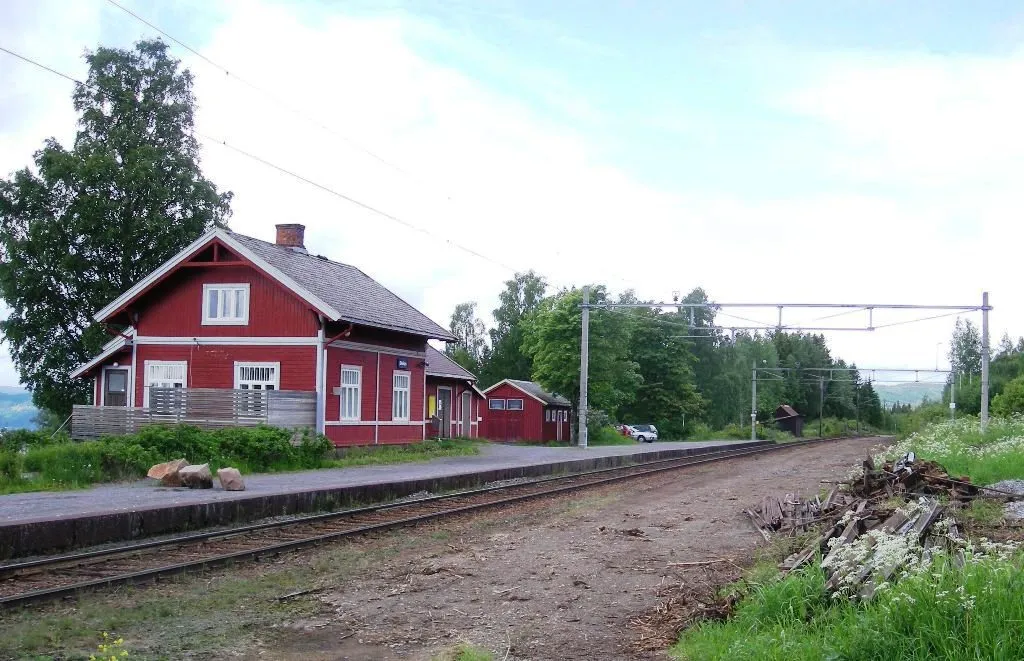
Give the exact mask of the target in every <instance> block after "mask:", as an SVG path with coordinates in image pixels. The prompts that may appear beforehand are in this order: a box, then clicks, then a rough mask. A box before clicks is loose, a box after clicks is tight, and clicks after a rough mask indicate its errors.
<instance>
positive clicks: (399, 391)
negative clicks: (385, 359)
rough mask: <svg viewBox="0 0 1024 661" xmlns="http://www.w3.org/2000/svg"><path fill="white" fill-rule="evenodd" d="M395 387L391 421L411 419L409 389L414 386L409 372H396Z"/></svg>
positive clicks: (393, 379)
mask: <svg viewBox="0 0 1024 661" xmlns="http://www.w3.org/2000/svg"><path fill="white" fill-rule="evenodd" d="M392 384H393V385H394V389H393V393H394V396H393V397H392V399H391V419H392V420H408V419H409V400H410V397H409V387H410V385H411V384H412V375H411V374H410V373H409V372H399V371H397V370H396V371H395V373H394V376H393V377H392Z"/></svg>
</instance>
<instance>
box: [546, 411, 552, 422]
mask: <svg viewBox="0 0 1024 661" xmlns="http://www.w3.org/2000/svg"><path fill="white" fill-rule="evenodd" d="M551 414H552V411H551V409H544V422H553V420H552V419H551V418H552V417H553V416H552V415H551Z"/></svg>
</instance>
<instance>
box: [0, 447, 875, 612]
mask: <svg viewBox="0 0 1024 661" xmlns="http://www.w3.org/2000/svg"><path fill="white" fill-rule="evenodd" d="M840 438H855V437H840ZM834 440H839V439H836V438H821V439H811V440H807V441H795V442H792V443H784V444H775V445H763V446H757V447H753V448H750V447H745V448H739V449H735V450H729V449H726V450H713V451H710V452H704V453H696V454H693V455H689V456H685V457H677V458H674V459H662V460H656V461H653V462H643V463H639V464H631V465H629V466H616V467H612V468H605V469H598V470H595V471H587V472H583V473H572V474H568V475H561V476H555V477H549V478H542V479H539V480H531V481H529V482H521V483H517V484H512V485H502V486H496V487H486V488H483V489H475V490H471V491H460V492H456V493H452V494H442V495H439V496H431V497H428V498H423V499H417V500H412V501H405V502H400V503H388V504H385V505H380V506H371V507H364V508H357V509H351V510H344V511H340V512H330V513H326V514H319V515H313V516H308V517H300V518H297V519H289V520H287V521H275V522H271V523H264V524H256V525H251V526H242V527H239V528H232V529H229V530H220V531H215V532H210V533H200V534H196V535H188V536H184V537H176V538H172V539H165V540H157V541H152V542H143V543H140V544H133V545H130V546H126V547H124V546H123V547H115V548H111V549H102V550H99V551H92V552H86V553H80V554H72V555H63V556H55V557H49V558H42V559H39V560H33V561H28V562H24V563H16V564H8V565H5V566H2V567H0V572H4V573H7V574H10V575H11V576H9V577H8V580H9V579H11V578H16V576H17V573H19V572H21V571H24V570H26V569H38V568H42V567H46V566H48V565H50V566H54V567H62V566H65V565H68V564H72V563H75V562H79V561H82V560H90V559H96V558H102V557H104V556H108V557H115V556H117V557H119V556H129V555H131V554H132V553H134V552H136V551H139V550H152V549H157V548H161V547H166V548H171V547H179V546H187V545H188V544H190V543H197V542H206V541H216V540H225V539H229V538H232V537H239V536H242V535H244V534H246V533H250V532H254V531H259V530H264V529H271V528H276V529H284V528H288V527H292V526H297V525H301V524H305V523H310V522H317V521H324V520H330V519H343V518H346V517H354V516H355V515H357V514H365V513H376V512H381V511H384V510H389V509H395V508H398V507H415V506H422V505H423V504H428V503H436V502H439V501H444V500H454V499H456V498H463V499H465V498H468V497H472V496H479V495H483V494H487V493H493V492H496V491H500V490H516V489H524V488H529V487H536V486H539V485H540V486H542V485H544V484H547V483H556V482H567V481H572V480H576V481H577V482H576V483H574V484H566V485H563V486H556V487H554V488H551V489H544V490H540V491H534V492H529V493H523V494H517V495H511V496H509V497H505V498H498V499H496V500H489V501H486V502H482V503H472V504H468V505H461V506H457V507H451V508H447V509H443V510H439V511H434V512H426V513H424V514H417V515H414V516H408V517H402V518H398V519H394V520H391V521H382V522H377V523H370V524H366V525H357V526H356V527H353V528H347V529H344V530H339V531H333V532H328V533H324V534H318V535H312V536H307V537H303V538H300V539H295V540H288V541H283V542H277V543H271V544H265V545H260V546H257V547H255V548H249V549H243V550H240V551H232V552H229V553H223V554H219V555H215V556H212V557H207V558H200V559H197V560H190V561H186V562H179V563H173V564H168V565H162V566H158V567H153V568H148V569H143V570H140V571H135V572H127V573H123V574H118V575H115V576H109V577H104V578H98V579H93V580H87V581H81V582H78V583H72V584H69V585H62V586H57V587H52V588H43V589H39V590H32V591H29V592H23V593H18V594H13V595H8V596H3V597H0V607H8V608H9V607H12V606H19V605H27V604H31V603H36V602H42V601H48V600H52V599H56V598H59V597H64V596H68V595H73V594H76V593H78V592H82V591H86V590H92V589H96V588H102V587H110V586H113V585H121V584H133V583H140V582H143V581H147V580H156V579H158V578H160V577H162V576H169V575H175V574H180V573H185V572H187V571H189V570H197V569H198V570H205V569H210V568H213V567H217V566H221V565H225V564H229V563H231V562H234V561H239V560H246V559H257V558H259V557H260V556H265V555H276V554H280V553H283V552H287V551H293V550H297V549H300V548H304V547H309V546H316V545H319V544H323V543H325V542H331V541H334V540H337V539H341V538H344V537H351V536H354V535H360V534H365V533H369V532H379V531H385V530H390V529H393V528H398V527H402V526H408V525H415V524H418V523H422V522H425V521H431V520H434V519H440V518H442V517H446V516H453V515H457V514H463V513H468V512H473V511H480V510H484V509H487V508H491V507H498V506H501V505H508V504H513V503H519V502H523V501H526V500H531V499H534V498H543V497H547V496H552V495H557V494H562V493H568V492H571V491H576V490H580V489H585V488H589V487H595V486H600V485H605V484H612V483H615V482H620V481H624V480H628V479H633V478H640V477H644V476H648V475H654V474H658V473H663V472H666V471H671V470H679V469H682V468H686V467H689V466H699V465H703V464H708V463H712V462H716V461H724V460H726V459H734V458H740V457H746V456H751V455H757V454H765V453H768V452H775V451H779V450H785V449H787V448H793V447H803V446H807V445H816V444H819V443H825V442H829V441H834ZM662 464H671V465H662ZM652 466H653V467H652ZM613 472H619V473H621V474H619V475H611V476H606V477H598V476H601V475H606V474H607V473H613ZM587 477H598V479H594V480H590V481H580V479H581V478H587ZM2 578H3V577H2V576H0V579H2Z"/></svg>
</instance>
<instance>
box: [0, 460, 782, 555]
mask: <svg viewBox="0 0 1024 661" xmlns="http://www.w3.org/2000/svg"><path fill="white" fill-rule="evenodd" d="M763 444H765V442H763V441H758V442H751V441H706V442H693V443H690V442H665V443H651V444H637V445H611V446H601V447H590V448H586V449H581V448H575V447H557V448H550V447H537V446H526V445H500V444H485V445H484V446H483V447H482V448H481V451H480V454H478V455H473V456H463V457H443V458H439V459H434V460H431V461H427V462H421V463H408V464H391V465H378V466H359V467H352V468H332V469H322V470H313V471H301V472H294V473H273V474H254V475H246V476H244V478H245V486H246V490H245V491H222V490H221V489H219V488H214V489H203V490H193V489H185V488H166V487H160V486H155V482H154V481H151V480H142V481H139V482H133V483H122V484H112V485H102V486H96V487H92V488H89V489H81V490H76V491H60V492H37V493H24V494H11V495H5V496H0V559H7V558H14V557H21V556H26V555H32V554H36V553H44V552H52V551H66V550H70V549H75V548H81V547H87V546H94V545H97V544H104V543H108V542H118V541H126V540H133V539H139V538H143V537H148V536H152V535H163V534H167V533H175V532H182V531H189V530H198V529H201V528H207V527H211V526H222V525H229V524H233V523H244V522H250V521H255V520H258V519H263V518H267V517H273V516H282V515H292V514H301V513H310V512H317V511H327V510H333V509H339V508H343V507H353V506H358V505H367V504H370V503H375V502H382V501H388V500H392V499H395V498H402V497H404V496H409V495H411V494H416V493H420V492H424V491H425V492H431V493H439V492H442V491H450V490H455V489H467V488H472V487H474V486H479V485H483V484H487V483H491V482H498V481H501V480H509V479H516V478H524V477H540V476H544V475H551V474H563V473H573V472H581V471H588V470H595V469H598V468H610V467H614V466H620V465H625V464H630V463H642V462H646V461H656V460H659V459H669V458H673V457H682V456H686V455H690V454H695V453H700V452H706V451H708V450H709V449H711V448H715V447H723V448H726V447H728V448H736V447H753V446H757V445H763Z"/></svg>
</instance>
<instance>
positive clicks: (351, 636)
mask: <svg viewBox="0 0 1024 661" xmlns="http://www.w3.org/2000/svg"><path fill="white" fill-rule="evenodd" d="M879 443H880V441H879V440H878V439H850V440H842V441H836V442H834V443H829V444H824V445H817V446H810V447H797V448H793V449H791V450H786V451H783V452H780V453H777V454H771V455H766V456H754V457H748V458H744V459H736V460H730V461H727V462H723V463H715V464H710V465H707V466H703V467H700V468H693V469H687V470H685V471H682V472H678V473H673V474H666V475H663V476H658V477H654V478H647V479H645V480H644V481H643V482H640V483H627V484H625V485H619V486H617V487H608V488H604V489H601V490H597V491H588V492H583V493H581V494H579V495H577V496H575V497H573V498H570V499H567V500H564V501H561V502H555V503H551V502H544V503H539V502H538V503H527V504H524V505H520V506H516V507H509V508H506V509H503V510H500V511H495V512H494V513H492V514H486V515H478V516H474V517H466V518H465V519H462V520H457V521H454V522H446V523H445V524H443V525H438V526H435V527H421V528H417V529H415V530H409V531H407V532H406V533H405V534H409V535H419V536H421V537H422V542H421V543H417V544H415V545H412V546H410V547H408V548H406V549H403V550H402V551H401V552H400V553H398V554H397V555H392V556H389V557H387V558H386V559H383V561H382V562H381V563H380V564H376V565H371V567H372V568H371V569H370V570H369V571H367V572H364V573H362V574H361V575H359V576H358V577H357V578H354V579H350V580H348V581H346V582H345V584H344V586H343V587H340V588H338V587H334V588H332V589H327V590H324V591H323V592H320V593H317V594H314V595H310V596H309V597H308V598H311V599H316V600H318V601H319V608H318V609H317V610H318V614H317V615H314V616H313V617H303V618H301V619H296V620H295V621H292V622H289V623H286V624H283V625H282V626H281V627H279V628H277V630H276V631H274V632H268V636H267V637H266V638H264V641H265V642H264V645H263V646H261V647H262V648H261V649H259V650H258V651H255V650H254V651H252V652H251V653H250V658H254V659H255V658H259V659H268V658H269V659H298V658H302V659H319V660H328V659H330V660H336V659H337V660H341V659H412V660H421V659H422V660H427V659H431V658H434V657H435V656H436V655H438V654H439V653H441V652H443V651H444V650H446V649H451V648H452V647H453V646H454V645H456V644H458V643H459V642H468V643H472V644H475V645H478V646H480V647H483V648H485V649H489V650H491V651H492V652H493V653H494V655H495V658H496V659H499V660H503V661H508V660H512V659H520V660H525V659H657V658H665V655H664V651H663V650H664V648H665V647H666V646H667V644H668V643H669V642H670V640H671V639H672V637H673V636H674V629H673V627H674V626H677V625H676V624H675V623H678V621H679V620H680V619H681V618H682V617H684V615H685V614H686V613H689V612H692V611H694V610H697V611H699V610H701V609H702V608H705V606H706V604H707V603H708V601H709V600H708V599H705V598H704V597H707V596H710V594H711V593H712V592H713V590H714V589H715V588H716V587H717V586H720V585H722V584H725V583H728V582H731V581H733V580H735V579H736V578H737V577H738V576H739V575H740V572H741V568H742V567H745V566H749V565H750V564H751V563H752V562H753V558H754V557H755V554H756V553H757V549H758V548H759V546H762V547H763V546H764V545H765V542H764V540H763V538H762V537H761V536H760V535H759V534H758V532H757V531H756V530H755V529H754V527H753V525H752V524H751V522H750V520H749V519H748V518H747V517H746V516H745V515H743V514H742V510H743V509H744V508H746V507H750V506H752V505H754V504H755V503H756V502H757V501H758V500H759V499H760V498H761V497H762V496H764V495H766V494H770V493H786V492H796V493H803V494H811V493H816V492H817V491H818V489H819V488H820V481H821V480H827V479H841V478H842V477H843V476H845V474H846V473H847V472H848V471H849V469H850V468H851V467H852V466H853V465H854V464H856V463H858V462H859V461H860V460H861V459H862V458H863V457H864V456H865V454H866V452H867V450H868V449H869V448H871V447H873V446H876V445H878V444H879ZM362 546H363V548H362V551H363V552H364V553H369V554H373V553H374V552H375V550H374V543H373V541H372V540H369V541H367V542H365V543H364V544H363V545H362ZM711 560H718V561H719V562H716V563H713V564H686V563H706V562H707V561H711Z"/></svg>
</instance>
